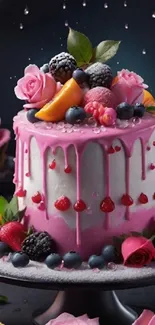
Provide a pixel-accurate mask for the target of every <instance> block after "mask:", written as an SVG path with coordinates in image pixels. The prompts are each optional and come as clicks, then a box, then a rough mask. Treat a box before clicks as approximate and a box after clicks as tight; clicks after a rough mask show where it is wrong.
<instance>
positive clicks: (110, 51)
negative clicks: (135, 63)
mask: <svg viewBox="0 0 155 325" xmlns="http://www.w3.org/2000/svg"><path fill="white" fill-rule="evenodd" d="M120 43H121V42H120V41H103V42H101V43H99V44H98V45H97V47H96V48H95V49H94V58H93V60H94V62H102V63H104V62H106V61H108V60H110V59H111V58H112V57H113V56H114V55H115V54H116V53H117V51H118V49H119V46H120Z"/></svg>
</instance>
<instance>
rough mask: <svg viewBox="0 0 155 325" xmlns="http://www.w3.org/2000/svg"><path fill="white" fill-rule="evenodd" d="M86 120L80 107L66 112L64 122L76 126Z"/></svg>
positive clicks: (84, 113)
mask: <svg viewBox="0 0 155 325" xmlns="http://www.w3.org/2000/svg"><path fill="white" fill-rule="evenodd" d="M85 118H86V112H85V110H84V109H83V108H82V107H79V106H73V107H70V108H69V109H68V111H67V112H66V116H65V119H66V122H67V123H70V124H76V123H79V122H82V121H83V120H84V119H85Z"/></svg>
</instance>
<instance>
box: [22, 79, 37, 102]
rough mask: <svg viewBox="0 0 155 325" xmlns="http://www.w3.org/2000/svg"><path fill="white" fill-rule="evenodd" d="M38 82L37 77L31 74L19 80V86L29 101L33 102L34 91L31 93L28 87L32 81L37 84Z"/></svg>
mask: <svg viewBox="0 0 155 325" xmlns="http://www.w3.org/2000/svg"><path fill="white" fill-rule="evenodd" d="M37 80H38V79H37V77H36V76H34V75H30V74H27V75H26V76H24V77H23V78H21V79H19V80H18V83H17V85H19V86H20V88H21V89H22V91H23V93H24V94H25V95H26V96H27V100H28V101H31V97H32V91H31V92H30V90H29V87H28V85H29V83H30V82H32V81H33V82H34V83H35V82H36V81H37Z"/></svg>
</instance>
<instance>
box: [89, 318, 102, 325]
mask: <svg viewBox="0 0 155 325" xmlns="http://www.w3.org/2000/svg"><path fill="white" fill-rule="evenodd" d="M87 324H88V325H98V324H99V318H98V317H96V318H93V319H88V321H87Z"/></svg>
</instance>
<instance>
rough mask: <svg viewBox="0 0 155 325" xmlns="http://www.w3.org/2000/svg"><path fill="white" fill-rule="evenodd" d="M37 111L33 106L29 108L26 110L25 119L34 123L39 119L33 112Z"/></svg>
mask: <svg viewBox="0 0 155 325" xmlns="http://www.w3.org/2000/svg"><path fill="white" fill-rule="evenodd" d="M37 112H38V110H37V109H35V108H32V109H30V110H29V111H27V115H26V116H27V119H28V121H29V122H30V123H36V122H38V121H39V120H38V119H37V117H35V114H36V113H37Z"/></svg>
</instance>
